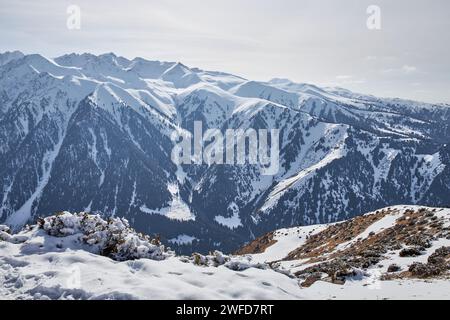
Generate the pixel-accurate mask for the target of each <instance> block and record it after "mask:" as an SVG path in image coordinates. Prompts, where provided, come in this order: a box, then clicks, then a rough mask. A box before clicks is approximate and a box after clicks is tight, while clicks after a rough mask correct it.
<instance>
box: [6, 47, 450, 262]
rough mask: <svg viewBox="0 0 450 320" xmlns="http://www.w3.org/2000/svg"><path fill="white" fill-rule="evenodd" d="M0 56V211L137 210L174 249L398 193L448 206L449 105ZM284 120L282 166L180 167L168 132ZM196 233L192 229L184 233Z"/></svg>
mask: <svg viewBox="0 0 450 320" xmlns="http://www.w3.org/2000/svg"><path fill="white" fill-rule="evenodd" d="M0 57H1V59H0V61H3V62H2V65H0V88H1V89H0V193H1V195H0V201H1V203H0V221H1V222H6V223H7V224H9V225H10V226H13V227H14V228H16V229H20V227H21V226H23V225H24V224H25V223H30V222H33V221H35V220H36V218H37V217H38V216H45V215H48V214H51V213H52V212H57V211H61V210H72V211H83V210H86V211H90V212H94V213H95V212H99V213H101V214H103V215H105V216H120V217H126V218H127V219H128V220H129V221H130V223H131V224H132V225H133V226H134V227H135V228H136V229H138V230H139V231H142V232H145V233H151V234H156V233H158V234H161V235H162V238H163V241H168V240H169V239H172V238H177V237H181V238H182V239H191V240H192V241H185V242H180V243H178V244H176V245H174V247H175V248H176V250H177V251H179V252H185V253H188V252H191V251H201V252H207V251H209V250H211V248H215V249H221V250H224V251H232V250H235V249H237V248H238V247H239V245H240V244H242V243H245V242H247V241H249V240H252V239H254V238H255V237H258V236H260V235H262V234H264V233H266V232H269V231H271V230H273V229H276V228H283V227H291V226H296V225H309V224H317V223H329V222H335V221H341V220H344V219H348V218H351V217H354V216H357V215H360V214H362V213H364V212H368V211H371V210H376V209H377V208H380V207H384V206H388V205H396V204H401V203H407V204H420V205H429V206H441V207H445V206H448V205H450V202H449V201H450V200H449V198H448V196H447V195H448V194H449V193H450V174H449V170H450V168H449V162H450V157H449V154H450V153H449V152H450V151H449V150H450V149H449V148H450V147H449V144H448V142H449V141H448V140H449V138H448V137H450V106H448V105H431V104H426V103H419V102H412V101H405V100H400V99H382V98H376V97H373V96H367V95H361V94H355V93H352V92H350V91H348V90H344V89H340V88H319V87H316V86H313V85H309V84H296V83H292V82H290V81H288V80H281V79H277V80H273V81H270V82H256V81H248V80H246V79H243V78H241V77H238V76H234V75H230V74H227V73H222V72H216V71H204V70H200V69H197V68H190V67H187V66H185V65H183V64H181V63H175V62H159V61H148V60H145V59H142V58H135V59H133V60H129V59H126V58H123V57H118V56H116V55H114V54H113V53H109V54H104V55H99V56H95V55H92V54H81V55H78V54H69V55H64V56H62V57H58V58H55V59H48V58H45V57H42V56H40V55H36V54H34V55H22V54H20V53H14V54H11V53H5V54H2V55H1V56H0ZM196 121H201V122H202V126H203V130H204V131H205V130H207V129H219V130H221V132H223V133H224V132H225V130H227V129H236V130H247V129H255V130H258V129H279V130H280V141H279V142H280V149H279V150H280V152H279V153H280V170H279V171H278V173H277V174H275V175H274V176H264V175H263V174H262V173H263V172H262V168H261V167H260V166H259V165H253V164H245V165H211V166H208V165H176V164H174V163H173V162H172V161H171V153H172V150H173V147H174V142H173V141H172V140H171V137H172V134H173V132H179V133H185V134H187V133H188V132H190V133H192V132H193V128H194V123H195V122H196ZM185 236H186V237H185Z"/></svg>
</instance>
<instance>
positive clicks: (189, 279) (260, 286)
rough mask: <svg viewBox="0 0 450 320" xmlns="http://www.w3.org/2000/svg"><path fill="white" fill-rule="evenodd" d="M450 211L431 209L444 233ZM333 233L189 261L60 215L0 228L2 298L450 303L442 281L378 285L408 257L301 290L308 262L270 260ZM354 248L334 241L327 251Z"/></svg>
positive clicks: (92, 219)
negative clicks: (19, 229)
mask: <svg viewBox="0 0 450 320" xmlns="http://www.w3.org/2000/svg"><path fill="white" fill-rule="evenodd" d="M411 208H412V207H396V208H394V209H392V213H390V214H387V215H385V216H384V217H383V218H381V219H379V220H377V221H376V222H374V223H372V224H371V225H370V226H368V227H366V228H365V229H364V230H362V231H361V232H360V233H359V234H358V235H357V236H356V237H355V238H359V239H364V238H368V237H371V236H373V235H374V234H375V235H376V234H379V233H380V232H382V231H383V230H386V229H388V228H391V227H392V226H394V225H395V223H396V222H397V221H398V220H397V219H398V218H399V217H400V216H401V214H402V213H404V212H405V210H408V209H409V210H411ZM412 209H414V210H416V209H417V208H412ZM449 213H450V210H440V211H435V215H436V216H437V217H438V218H439V219H441V218H442V219H444V220H443V221H445V224H444V225H443V227H444V228H448V227H449V218H450V214H449ZM366 217H370V215H368V216H366ZM335 225H336V224H332V225H328V226H326V225H321V226H309V227H300V228H293V229H283V230H279V231H277V232H275V233H274V238H275V240H276V242H275V243H273V244H272V245H270V246H268V247H267V248H265V250H264V251H263V252H261V253H258V254H252V255H242V256H226V255H223V254H221V253H220V252H214V253H213V254H211V255H208V256H203V255H199V254H194V255H192V256H191V257H182V256H176V255H175V254H174V253H173V252H172V251H170V250H169V249H168V248H165V247H164V246H163V245H161V244H160V243H159V241H157V240H155V239H150V238H149V237H146V236H144V235H140V234H137V233H136V232H135V231H134V230H132V229H131V228H129V226H128V225H127V222H126V220H122V219H117V218H115V219H111V220H109V221H105V220H103V219H101V218H100V217H99V216H89V215H86V214H76V215H72V214H70V213H67V212H66V213H61V214H59V215H57V216H52V217H48V218H46V219H44V220H41V221H40V222H39V225H36V226H33V227H29V228H26V229H24V230H23V231H22V232H20V233H18V234H16V235H11V234H10V232H9V230H8V227H6V226H0V299H450V281H449V280H448V278H445V277H441V278H435V279H426V280H419V279H392V280H390V281H381V280H380V276H381V274H382V273H383V271H384V270H385V269H386V268H387V266H388V263H397V264H399V265H400V266H401V267H403V268H405V267H406V266H407V265H408V264H410V263H412V260H411V259H412V258H398V257H397V256H395V257H394V256H392V258H389V259H388V260H387V261H383V262H382V263H380V264H378V265H376V266H373V267H370V268H368V269H367V270H366V271H362V270H361V272H357V273H355V274H354V275H353V276H351V277H348V278H347V281H345V283H344V284H342V285H337V284H335V283H331V282H328V281H317V282H316V283H315V284H314V285H312V286H310V287H304V286H302V285H301V280H299V278H297V277H294V276H293V275H294V273H295V272H297V271H299V270H302V269H304V268H306V267H307V266H310V264H306V265H304V262H305V261H303V260H295V259H291V260H286V261H282V262H277V261H279V260H281V259H283V258H285V257H286V256H288V255H289V254H291V253H292V252H293V251H294V250H296V249H297V248H299V247H302V246H304V245H305V244H306V243H307V241H308V240H307V239H309V238H310V237H311V236H314V235H317V234H318V233H320V232H322V231H326V230H327V228H328V227H330V226H335ZM360 241H361V240H360ZM354 242H355V241H354V239H352V240H349V241H346V242H344V243H341V244H339V245H338V246H337V248H335V250H334V252H338V251H339V252H340V251H343V250H346V249H347V248H349V247H351V246H352V244H353V243H354ZM359 243H360V242H359ZM445 245H450V240H447V239H441V240H439V241H436V242H435V243H433V245H432V246H431V248H430V250H429V251H430V252H431V251H433V250H434V249H436V248H438V247H439V246H445ZM106 249H107V250H106ZM428 257H429V254H428V253H427V254H425V255H423V256H420V257H417V258H415V259H416V260H417V259H418V260H417V261H423V262H425V261H426V260H427V258H428ZM416 260H414V261H416Z"/></svg>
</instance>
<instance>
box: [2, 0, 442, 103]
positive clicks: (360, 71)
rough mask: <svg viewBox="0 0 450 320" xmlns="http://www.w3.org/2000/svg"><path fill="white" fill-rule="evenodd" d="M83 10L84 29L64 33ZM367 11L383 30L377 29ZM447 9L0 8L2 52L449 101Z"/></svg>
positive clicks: (262, 3) (241, 1)
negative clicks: (93, 58) (122, 61)
mask: <svg viewBox="0 0 450 320" xmlns="http://www.w3.org/2000/svg"><path fill="white" fill-rule="evenodd" d="M71 4H74V5H78V6H79V7H80V9H81V29H80V30H69V29H68V28H67V26H66V21H67V18H68V16H69V15H68V14H67V13H66V10H67V7H68V6H69V5H71ZM369 5H378V6H379V7H380V8H381V30H369V29H368V28H367V26H366V21H367V19H368V17H369V14H367V13H366V10H367V7H368V6H369ZM449 14H450V1H448V0H368V1H366V0H220V1H219V0H159V1H156V0H127V1H123V0H122V1H111V0H108V1H103V0H96V1H92V0H90V1H89V0H88V1H84V0H72V1H66V0H53V1H51V0H39V1H35V0H25V1H22V0H0V51H8V50H9V51H11V50H21V51H23V52H24V53H40V54H43V55H45V56H48V57H55V56H58V55H62V54H64V53H70V52H80V53H81V52H92V53H95V54H99V53H105V52H114V53H116V54H118V55H123V56H125V57H128V58H133V57H136V56H141V57H144V58H147V59H155V60H167V61H181V62H183V63H184V64H187V65H188V66H191V67H194V66H195V67H199V68H203V69H208V70H220V71H227V72H231V73H234V74H238V75H241V76H243V77H246V78H249V79H252V80H269V79H271V78H274V77H281V78H289V79H291V80H293V81H296V82H308V83H313V84H318V85H325V86H330V85H332V86H341V87H345V88H348V89H351V90H354V91H358V92H362V93H371V94H375V95H378V96H388V97H402V98H411V99H416V100H422V101H430V102H450V16H449Z"/></svg>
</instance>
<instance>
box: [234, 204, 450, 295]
mask: <svg viewBox="0 0 450 320" xmlns="http://www.w3.org/2000/svg"><path fill="white" fill-rule="evenodd" d="M238 253H239V254H251V256H252V258H253V260H254V261H256V262H261V263H268V264H270V265H271V266H272V268H278V269H280V270H283V271H285V272H287V273H290V274H293V275H295V277H296V278H298V279H299V284H300V286H301V287H302V289H301V292H302V294H303V295H305V296H308V297H313V298H319V299H324V298H338V299H346V298H356V299H360V298H369V299H383V298H399V299H404V298H425V299H428V298H437V299H448V298H449V297H450V296H449V293H448V291H447V290H448V288H449V287H450V209H439V208H428V207H418V206H394V207H389V208H385V209H380V210H378V211H376V212H371V213H368V214H366V215H363V216H360V217H357V218H354V219H351V220H349V221H345V222H341V223H334V224H330V225H316V226H308V227H297V228H290V229H281V230H278V231H275V232H272V233H269V234H266V235H265V236H263V237H261V238H259V239H257V240H255V241H253V242H251V243H249V244H248V245H246V246H245V247H243V248H242V249H240V250H239V251H238Z"/></svg>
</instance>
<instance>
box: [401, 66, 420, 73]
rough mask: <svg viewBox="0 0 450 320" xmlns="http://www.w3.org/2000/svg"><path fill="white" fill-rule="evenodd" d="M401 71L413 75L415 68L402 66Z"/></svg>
mask: <svg viewBox="0 0 450 320" xmlns="http://www.w3.org/2000/svg"><path fill="white" fill-rule="evenodd" d="M402 71H403V72H404V73H413V72H416V71H417V67H415V66H408V65H404V66H403V67H402Z"/></svg>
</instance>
